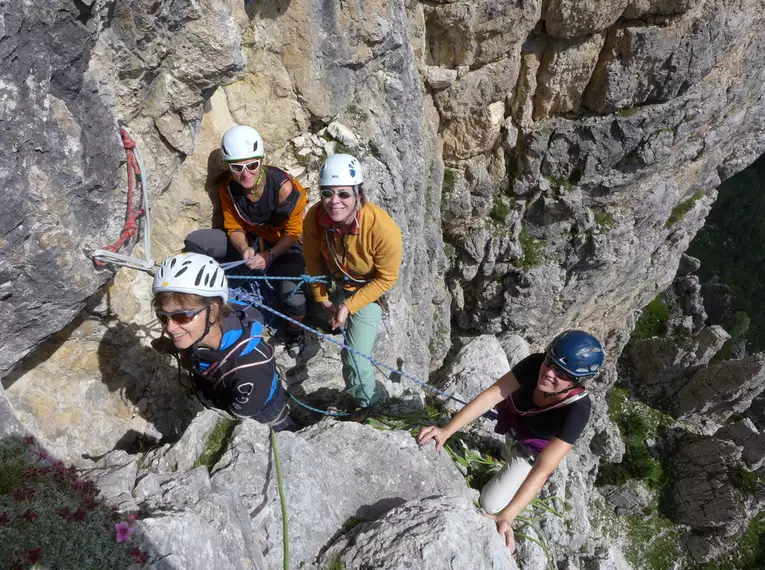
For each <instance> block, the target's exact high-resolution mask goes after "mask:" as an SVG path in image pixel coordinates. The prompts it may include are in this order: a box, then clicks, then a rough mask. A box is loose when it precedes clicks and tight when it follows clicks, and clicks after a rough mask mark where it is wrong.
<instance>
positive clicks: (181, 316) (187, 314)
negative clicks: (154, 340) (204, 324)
mask: <svg viewBox="0 0 765 570" xmlns="http://www.w3.org/2000/svg"><path fill="white" fill-rule="evenodd" d="M206 308H207V307H202V308H201V309H186V310H184V311H172V312H167V311H156V314H157V318H158V319H159V322H160V323H162V324H163V325H166V324H167V321H168V320H170V321H173V322H174V323H175V324H176V325H187V324H189V323H190V322H191V321H193V320H194V319H195V318H196V317H197V315H198V314H199V313H201V312H202V311H204V310H205V309H206Z"/></svg>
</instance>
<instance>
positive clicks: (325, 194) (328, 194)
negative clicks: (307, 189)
mask: <svg viewBox="0 0 765 570" xmlns="http://www.w3.org/2000/svg"><path fill="white" fill-rule="evenodd" d="M320 194H321V197H322V198H325V199H327V200H329V199H330V198H332V196H337V197H338V198H341V199H343V200H347V199H348V198H350V197H351V196H353V192H349V191H348V190H340V191H339V192H335V191H334V190H330V189H329V188H324V189H323V190H321V192H320Z"/></svg>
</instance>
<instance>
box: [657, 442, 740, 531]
mask: <svg viewBox="0 0 765 570" xmlns="http://www.w3.org/2000/svg"><path fill="white" fill-rule="evenodd" d="M740 457H741V451H740V448H739V447H738V446H737V445H736V444H734V443H732V442H730V441H723V440H720V439H717V438H714V437H710V436H699V435H694V434H690V433H688V434H685V435H684V436H683V437H682V438H681V439H680V440H679V441H678V444H677V451H676V453H675V454H674V456H673V458H672V471H673V480H674V485H673V493H672V500H673V502H674V512H675V513H676V516H677V519H676V520H677V522H680V523H683V524H687V525H688V526H690V527H692V528H694V529H709V528H716V527H725V526H726V525H739V524H740V523H741V521H742V520H743V519H744V517H745V514H744V512H743V511H742V510H741V503H742V497H741V496H740V494H739V492H738V491H737V490H736V489H735V488H734V487H733V484H732V483H731V480H730V475H729V472H730V471H731V470H732V469H733V468H734V467H735V466H736V465H737V464H738V461H739V458H740Z"/></svg>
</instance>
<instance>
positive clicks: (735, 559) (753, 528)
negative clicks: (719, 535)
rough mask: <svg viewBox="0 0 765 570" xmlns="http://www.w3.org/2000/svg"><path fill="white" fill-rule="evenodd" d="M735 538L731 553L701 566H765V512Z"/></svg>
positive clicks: (751, 569)
mask: <svg viewBox="0 0 765 570" xmlns="http://www.w3.org/2000/svg"><path fill="white" fill-rule="evenodd" d="M728 540H734V541H735V542H736V547H735V548H734V550H733V553H732V554H731V555H727V556H722V557H720V558H718V559H717V560H712V561H711V562H707V563H706V564H702V565H701V566H700V569H701V570H762V569H763V568H765V512H763V513H759V514H758V515H756V516H755V517H754V518H752V520H751V521H749V525H748V526H747V527H746V529H745V530H744V532H742V533H741V534H740V535H739V536H738V537H733V538H729V539H728Z"/></svg>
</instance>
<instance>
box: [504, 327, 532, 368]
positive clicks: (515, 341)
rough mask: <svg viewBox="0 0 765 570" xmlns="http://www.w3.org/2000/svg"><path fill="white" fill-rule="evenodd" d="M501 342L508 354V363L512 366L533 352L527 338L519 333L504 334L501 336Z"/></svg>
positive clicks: (506, 354)
mask: <svg viewBox="0 0 765 570" xmlns="http://www.w3.org/2000/svg"><path fill="white" fill-rule="evenodd" d="M499 344H500V346H501V347H502V350H504V351H505V356H507V363H508V365H509V366H510V367H511V368H512V367H513V366H515V365H516V364H518V363H519V362H520V361H521V360H523V359H524V358H526V357H527V356H528V355H529V354H531V347H530V346H529V343H528V342H526V339H525V338H523V337H522V336H520V335H517V334H503V335H500V336H499Z"/></svg>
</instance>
